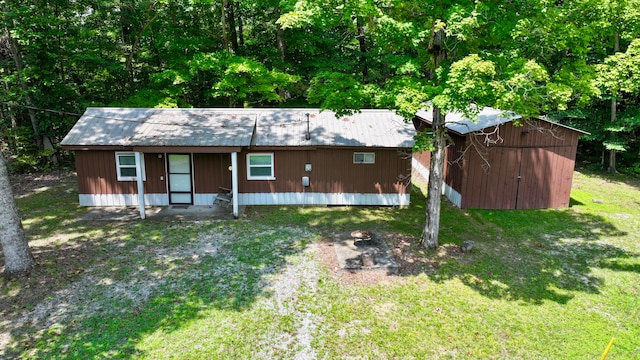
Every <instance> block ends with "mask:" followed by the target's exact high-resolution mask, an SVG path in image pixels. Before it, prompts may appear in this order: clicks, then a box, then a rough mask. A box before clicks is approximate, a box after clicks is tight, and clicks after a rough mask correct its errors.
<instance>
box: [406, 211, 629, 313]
mask: <svg viewBox="0 0 640 360" xmlns="http://www.w3.org/2000/svg"><path fill="white" fill-rule="evenodd" d="M442 208H443V219H448V220H446V221H444V222H442V223H441V229H445V230H444V231H441V236H440V243H441V244H443V245H445V248H447V249H448V252H449V255H447V256H442V257H440V258H438V255H436V254H437V252H434V251H423V250H421V249H415V250H414V251H418V252H419V251H423V252H424V254H425V255H424V256H425V258H427V259H430V261H426V262H425V263H427V264H428V263H431V264H433V263H434V262H435V264H436V266H435V267H436V268H437V269H436V270H433V269H428V268H426V267H416V266H415V264H403V263H402V261H403V260H402V259H400V268H401V269H407V270H408V271H405V272H404V273H403V272H401V274H400V275H402V276H415V275H418V274H421V273H424V274H426V275H428V276H429V278H431V279H432V280H433V281H435V282H437V283H443V282H445V281H447V280H451V279H459V280H460V281H462V282H463V283H464V284H465V285H466V286H468V287H470V288H472V289H474V290H475V291H477V292H478V293H480V294H482V295H483V296H486V297H489V298H492V299H505V300H510V301H523V302H525V303H530V304H541V303H542V302H544V301H553V302H557V303H562V304H564V303H567V302H568V301H569V300H571V299H572V298H573V297H574V293H575V292H585V293H599V292H600V289H601V288H602V286H604V280H603V279H602V278H601V277H598V276H597V275H596V274H594V272H593V269H594V268H598V267H600V268H608V269H612V270H619V271H632V272H638V273H640V266H639V265H637V263H636V264H630V263H626V262H624V259H626V260H628V261H630V262H634V261H635V262H638V261H639V260H640V255H639V254H636V253H632V252H629V251H627V250H624V249H622V248H619V247H616V246H613V245H610V244H606V243H604V242H602V241H599V240H601V239H603V238H605V237H606V238H611V237H613V238H615V237H624V236H626V235H627V233H626V232H625V231H621V230H619V229H617V228H616V227H615V226H614V225H612V224H611V223H610V222H609V221H608V220H607V219H606V218H605V217H603V216H599V215H593V214H588V213H581V212H576V211H573V210H571V209H562V210H518V211H509V210H503V211H490V210H470V211H468V212H464V211H462V210H459V209H457V208H455V207H453V206H449V205H447V204H445V203H443V207H442ZM452 221H453V222H452ZM447 228H454V229H457V231H456V232H455V233H451V232H450V231H448V230H447ZM443 234H446V235H444V236H443ZM460 235H461V236H460ZM464 240H474V241H475V243H476V245H475V247H474V249H473V251H472V253H470V254H463V253H462V252H461V251H460V250H459V248H458V245H460V243H461V241H464ZM452 245H453V246H452ZM451 248H453V249H454V250H453V251H452V250H451ZM434 259H435V260H434ZM621 260H622V262H621ZM409 265H411V266H409Z"/></svg>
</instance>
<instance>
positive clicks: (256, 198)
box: [79, 193, 409, 206]
mask: <svg viewBox="0 0 640 360" xmlns="http://www.w3.org/2000/svg"><path fill="white" fill-rule="evenodd" d="M216 196H217V194H194V196H193V205H198V206H202V205H211V204H213V201H214V200H215V198H216ZM79 201H80V206H138V205H139V204H138V195H137V194H95V195H91V194H80V195H79ZM144 202H145V204H146V205H148V206H169V196H168V195H167V194H145V195H144ZM238 203H239V204H240V205H382V206H394V205H397V206H399V205H402V206H404V205H409V194H353V193H350V194H344V193H335V194H324V193H251V194H238Z"/></svg>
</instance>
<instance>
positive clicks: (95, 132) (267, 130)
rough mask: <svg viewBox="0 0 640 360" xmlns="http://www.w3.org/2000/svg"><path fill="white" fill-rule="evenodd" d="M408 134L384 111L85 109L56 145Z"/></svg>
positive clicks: (323, 141)
mask: <svg viewBox="0 0 640 360" xmlns="http://www.w3.org/2000/svg"><path fill="white" fill-rule="evenodd" d="M306 114H309V122H308V126H309V130H310V131H309V133H310V135H311V137H310V139H309V140H307V139H306V138H305V135H306V133H307V116H306ZM254 130H255V132H254ZM414 133H415V130H414V129H413V126H412V125H411V124H410V123H406V122H404V121H403V119H402V118H401V117H400V116H398V115H396V114H395V113H394V112H392V111H388V110H362V111H361V112H360V113H357V114H354V115H351V116H346V117H341V118H339V119H337V118H336V117H335V114H334V113H333V112H331V111H323V112H320V111H319V110H318V109H137V108H88V109H87V111H86V112H85V113H84V115H82V117H81V118H80V120H78V122H77V123H76V125H75V126H74V127H73V129H71V131H70V132H69V134H67V136H66V137H65V138H64V140H63V141H62V145H66V146H205V147H209V146H249V145H254V146H287V147H292V146H293V147H295V146H349V147H403V148H407V147H412V146H413V135H414Z"/></svg>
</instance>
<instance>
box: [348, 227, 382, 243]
mask: <svg viewBox="0 0 640 360" xmlns="http://www.w3.org/2000/svg"><path fill="white" fill-rule="evenodd" d="M351 237H353V245H355V246H358V247H362V246H375V245H376V239H375V234H374V233H372V232H371V231H363V230H356V231H353V232H351Z"/></svg>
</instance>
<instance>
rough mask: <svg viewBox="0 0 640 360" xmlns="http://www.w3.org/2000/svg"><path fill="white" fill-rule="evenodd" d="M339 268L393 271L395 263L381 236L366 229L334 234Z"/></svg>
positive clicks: (395, 266)
mask: <svg viewBox="0 0 640 360" xmlns="http://www.w3.org/2000/svg"><path fill="white" fill-rule="evenodd" d="M333 238H334V245H335V250H336V255H337V257H338V262H339V264H340V268H342V269H345V270H349V271H355V270H375V269H386V270H387V271H390V272H395V271H396V269H397V266H398V265H397V264H396V262H395V261H394V259H393V255H392V254H391V251H389V248H388V246H387V244H386V243H385V241H384V238H383V237H380V235H378V234H376V233H374V232H373V231H368V230H355V231H351V232H346V233H337V234H334V237H333Z"/></svg>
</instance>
